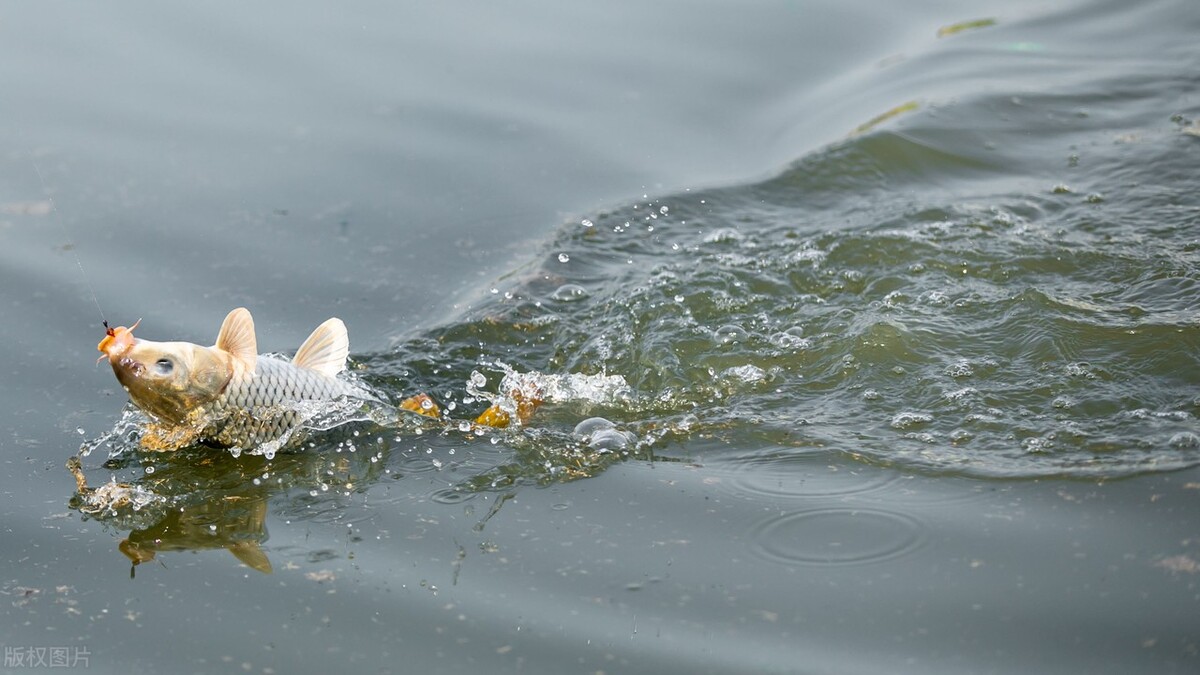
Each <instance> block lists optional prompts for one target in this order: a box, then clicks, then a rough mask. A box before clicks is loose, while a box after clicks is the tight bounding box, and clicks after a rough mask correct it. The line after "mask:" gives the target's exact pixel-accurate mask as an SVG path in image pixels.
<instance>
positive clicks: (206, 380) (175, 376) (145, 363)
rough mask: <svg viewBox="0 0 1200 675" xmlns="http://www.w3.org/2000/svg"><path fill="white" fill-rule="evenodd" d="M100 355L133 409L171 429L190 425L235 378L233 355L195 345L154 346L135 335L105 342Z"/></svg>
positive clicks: (174, 343) (163, 344)
mask: <svg viewBox="0 0 1200 675" xmlns="http://www.w3.org/2000/svg"><path fill="white" fill-rule="evenodd" d="M122 337H123V338H124V336H122ZM106 346H107V349H106V348H105V347H106ZM100 350H101V351H103V352H104V353H105V354H106V355H107V356H108V362H109V363H110V364H111V365H112V369H113V373H115V374H116V376H117V380H118V381H120V383H121V385H122V386H123V387H124V388H125V390H126V391H127V392H129V398H130V400H131V401H133V403H134V405H136V406H137V407H139V408H141V409H142V410H144V411H145V412H147V413H149V414H150V415H152V416H153V417H155V418H157V419H159V420H161V421H165V422H170V423H172V424H184V423H186V422H187V420H188V414H189V413H191V412H193V411H195V410H196V409H197V408H200V407H201V406H204V405H205V404H208V403H210V402H212V401H214V400H216V399H217V397H219V396H220V395H221V392H222V391H223V390H224V389H225V386H226V385H227V384H228V383H229V380H230V378H231V377H232V375H233V364H232V363H231V360H232V359H231V357H230V355H229V354H227V353H225V352H224V351H222V350H220V349H217V348H215V347H203V346H201V345H198V344H193V343H191V342H153V341H151V340H141V339H137V338H134V337H133V336H132V334H130V335H128V337H127V338H124V339H118V340H113V341H111V342H110V343H109V344H108V345H105V344H104V343H103V342H102V343H101V345H100Z"/></svg>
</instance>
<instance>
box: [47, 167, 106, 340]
mask: <svg viewBox="0 0 1200 675" xmlns="http://www.w3.org/2000/svg"><path fill="white" fill-rule="evenodd" d="M33 170H34V171H35V172H37V177H38V180H39V181H41V183H42V193H43V194H45V195H46V201H48V202H50V215H51V217H52V218H53V219H54V222H56V223H58V227H59V228H60V229H61V230H62V233H63V236H65V237H66V238H67V248H69V249H70V250H71V255H72V256H74V257H75V265H76V266H78V267H79V274H80V275H81V276H82V277H83V283H84V285H85V286H87V289H88V293H91V294H92V302H94V303H96V311H97V312H100V322H101V323H103V324H104V327H105V328H108V318H107V317H105V316H104V310H103V309H100V298H98V297H96V287H95V286H93V285H92V280H91V279H90V278H89V277H88V274H87V270H85V269H83V260H82V259H80V257H79V252H78V251H76V250H75V240H74V239H72V238H71V232H70V231H69V230H67V224H66V223H65V222H63V219H62V216H60V215H59V214H58V207H57V206H55V205H54V196H53V195H51V194H50V189H49V188H48V187H46V179H45V177H44V176H42V170H41V168H40V167H38V164H37V162H36V161H34V162H33Z"/></svg>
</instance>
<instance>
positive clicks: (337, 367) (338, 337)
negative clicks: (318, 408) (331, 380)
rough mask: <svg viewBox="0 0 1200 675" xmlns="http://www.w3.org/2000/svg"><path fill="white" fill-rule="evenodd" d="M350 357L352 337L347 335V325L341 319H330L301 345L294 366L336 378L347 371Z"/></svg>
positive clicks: (293, 361)
mask: <svg viewBox="0 0 1200 675" xmlns="http://www.w3.org/2000/svg"><path fill="white" fill-rule="evenodd" d="M349 355H350V336H349V335H347V334H346V324H344V323H342V320H341V319H329V320H328V321H326V322H325V323H323V324H321V325H320V326H317V329H316V330H314V331H313V332H312V335H309V336H308V339H307V340H305V341H304V344H302V345H300V349H298V350H297V351H296V358H294V359H292V364H293V365H296V366H298V367H300V368H308V369H309V370H315V371H317V372H318V373H321V374H322V375H326V376H329V377H335V376H336V375H337V374H338V373H340V372H342V371H343V370H345V369H346V357H347V356H349Z"/></svg>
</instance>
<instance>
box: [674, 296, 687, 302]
mask: <svg viewBox="0 0 1200 675" xmlns="http://www.w3.org/2000/svg"><path fill="white" fill-rule="evenodd" d="M685 299H686V298H684V297H683V296H682V295H677V296H675V302H683V301H684V300H685Z"/></svg>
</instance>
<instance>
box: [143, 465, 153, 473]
mask: <svg viewBox="0 0 1200 675" xmlns="http://www.w3.org/2000/svg"><path fill="white" fill-rule="evenodd" d="M143 471H145V472H146V474H147V475H149V474H152V473H154V465H153V464H151V465H149V466H147V467H146V468H145V469H143Z"/></svg>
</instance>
